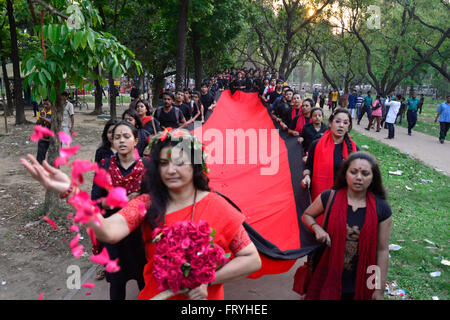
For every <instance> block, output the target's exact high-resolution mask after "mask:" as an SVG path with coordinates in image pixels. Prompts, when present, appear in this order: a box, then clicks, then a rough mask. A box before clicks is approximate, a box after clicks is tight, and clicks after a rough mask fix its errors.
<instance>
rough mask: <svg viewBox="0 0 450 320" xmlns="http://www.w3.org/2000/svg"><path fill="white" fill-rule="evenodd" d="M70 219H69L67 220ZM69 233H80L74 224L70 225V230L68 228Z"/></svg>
mask: <svg viewBox="0 0 450 320" xmlns="http://www.w3.org/2000/svg"><path fill="white" fill-rule="evenodd" d="M69 219H70V218H69ZM69 231H71V232H80V227H78V226H77V225H76V224H74V225H72V226H71V227H70V228H69Z"/></svg>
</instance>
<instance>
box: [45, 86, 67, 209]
mask: <svg viewBox="0 0 450 320" xmlns="http://www.w3.org/2000/svg"><path fill="white" fill-rule="evenodd" d="M55 91H56V101H55V103H54V104H52V124H51V129H52V131H53V132H55V133H56V132H59V131H61V127H62V121H63V115H64V105H63V103H62V98H61V93H60V84H59V81H57V82H56V83H55ZM55 136H56V135H55ZM59 148H60V141H59V140H58V139H57V138H56V137H51V138H50V145H49V147H48V152H47V162H48V163H49V164H50V165H53V163H54V162H55V159H56V158H58V157H59ZM60 204H61V201H60V199H59V196H58V194H56V193H54V192H52V191H50V190H47V191H46V192H45V199H44V212H46V213H47V215H49V216H55V213H56V211H57V209H59V207H60Z"/></svg>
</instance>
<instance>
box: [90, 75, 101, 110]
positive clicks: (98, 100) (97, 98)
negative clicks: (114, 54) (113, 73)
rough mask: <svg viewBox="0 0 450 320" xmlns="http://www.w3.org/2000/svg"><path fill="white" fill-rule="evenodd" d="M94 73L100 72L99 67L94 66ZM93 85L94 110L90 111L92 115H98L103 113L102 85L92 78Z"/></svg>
mask: <svg viewBox="0 0 450 320" xmlns="http://www.w3.org/2000/svg"><path fill="white" fill-rule="evenodd" d="M95 73H97V74H98V75H99V74H100V68H99V67H97V68H95ZM94 86H95V93H94V97H95V108H94V111H93V112H92V113H91V114H92V115H99V114H103V110H102V106H103V101H102V100H103V86H102V85H101V84H100V81H98V80H94Z"/></svg>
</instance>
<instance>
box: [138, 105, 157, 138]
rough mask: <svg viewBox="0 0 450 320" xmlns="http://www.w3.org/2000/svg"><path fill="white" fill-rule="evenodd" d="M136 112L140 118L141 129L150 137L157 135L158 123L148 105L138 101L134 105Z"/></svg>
mask: <svg viewBox="0 0 450 320" xmlns="http://www.w3.org/2000/svg"><path fill="white" fill-rule="evenodd" d="M136 112H137V114H138V115H139V117H140V118H141V121H142V127H143V128H144V129H145V130H147V131H148V133H150V135H154V134H157V133H158V132H159V131H161V127H160V126H159V121H158V120H156V119H155V118H154V117H153V116H152V114H151V111H150V104H149V103H148V102H147V101H146V100H139V101H138V102H137V103H136Z"/></svg>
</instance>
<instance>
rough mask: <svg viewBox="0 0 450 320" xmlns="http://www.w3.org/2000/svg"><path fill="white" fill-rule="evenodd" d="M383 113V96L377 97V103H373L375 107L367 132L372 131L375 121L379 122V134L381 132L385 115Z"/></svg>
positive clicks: (373, 107)
mask: <svg viewBox="0 0 450 320" xmlns="http://www.w3.org/2000/svg"><path fill="white" fill-rule="evenodd" d="M382 111H383V110H382V105H381V96H380V95H377V97H376V99H375V102H374V103H373V106H372V114H371V117H370V121H369V125H368V126H367V128H366V130H370V127H371V126H372V123H373V122H374V120H376V121H377V132H380V129H381V126H380V123H381V116H382V115H383V113H382Z"/></svg>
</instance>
